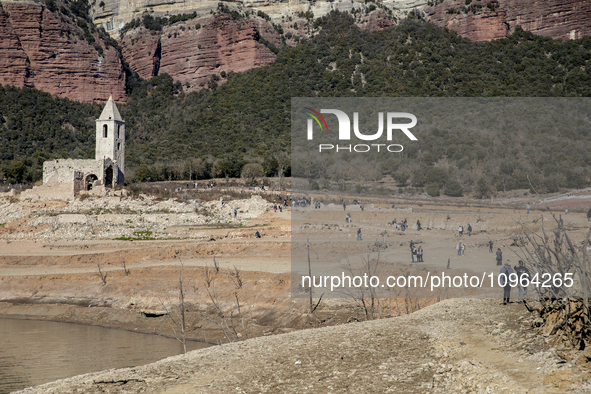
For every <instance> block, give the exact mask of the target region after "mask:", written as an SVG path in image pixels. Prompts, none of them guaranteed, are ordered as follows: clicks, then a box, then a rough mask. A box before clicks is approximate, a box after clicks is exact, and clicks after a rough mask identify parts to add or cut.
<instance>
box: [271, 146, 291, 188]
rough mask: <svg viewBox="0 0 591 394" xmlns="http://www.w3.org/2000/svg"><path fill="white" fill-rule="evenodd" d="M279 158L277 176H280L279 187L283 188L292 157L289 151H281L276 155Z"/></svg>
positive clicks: (276, 158)
mask: <svg viewBox="0 0 591 394" xmlns="http://www.w3.org/2000/svg"><path fill="white" fill-rule="evenodd" d="M275 160H277V176H278V177H279V188H280V189H281V188H283V175H284V174H285V170H286V169H287V168H288V167H289V166H290V164H291V159H290V156H289V154H288V153H287V152H279V153H278V154H276V155H275Z"/></svg>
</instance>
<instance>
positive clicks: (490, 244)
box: [488, 240, 493, 253]
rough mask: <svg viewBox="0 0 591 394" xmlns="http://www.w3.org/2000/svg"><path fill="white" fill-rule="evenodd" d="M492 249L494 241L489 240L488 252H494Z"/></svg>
mask: <svg viewBox="0 0 591 394" xmlns="http://www.w3.org/2000/svg"><path fill="white" fill-rule="evenodd" d="M492 249H493V241H490V240H489V241H488V252H489V253H492Z"/></svg>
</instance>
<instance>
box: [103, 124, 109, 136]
mask: <svg viewBox="0 0 591 394" xmlns="http://www.w3.org/2000/svg"><path fill="white" fill-rule="evenodd" d="M108 130H109V126H107V125H106V124H105V125H103V137H104V138H107V135H108V133H107V132H108Z"/></svg>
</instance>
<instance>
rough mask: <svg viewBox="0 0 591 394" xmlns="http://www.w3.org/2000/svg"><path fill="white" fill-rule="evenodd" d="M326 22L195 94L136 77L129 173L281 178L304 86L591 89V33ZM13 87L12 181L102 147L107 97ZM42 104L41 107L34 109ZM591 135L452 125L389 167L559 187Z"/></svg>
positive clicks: (449, 91) (480, 184) (307, 90)
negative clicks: (270, 60) (101, 102)
mask: <svg viewBox="0 0 591 394" xmlns="http://www.w3.org/2000/svg"><path fill="white" fill-rule="evenodd" d="M314 23H315V28H316V29H318V31H319V33H318V34H317V35H316V36H314V37H312V38H309V39H304V40H301V41H300V43H299V44H298V45H297V46H296V47H294V48H285V49H284V50H282V51H281V52H280V53H279V54H278V56H277V60H276V62H275V63H274V64H272V65H270V66H267V67H262V68H259V69H253V70H250V71H248V72H245V73H242V74H235V73H229V74H228V75H227V76H226V79H227V80H226V81H225V83H223V84H219V83H218V82H220V81H214V80H212V82H211V83H210V84H209V86H210V88H211V90H205V91H200V92H193V93H190V94H185V93H184V92H183V90H182V86H181V84H180V83H174V81H173V79H172V78H171V77H170V76H168V75H161V76H158V77H155V78H153V79H152V80H150V81H140V80H133V81H131V83H129V84H128V86H129V89H130V96H129V100H128V103H127V104H125V105H119V108H120V112H121V114H122V116H123V118H124V119H125V121H126V122H127V130H128V133H127V138H128V141H127V168H128V169H129V170H130V171H129V174H128V179H130V178H135V179H136V180H147V179H150V180H162V179H188V178H189V176H190V177H191V178H192V179H195V178H207V177H210V176H223V175H228V176H238V175H239V174H240V171H241V168H242V167H243V166H244V165H245V164H247V163H250V162H259V163H261V164H262V165H263V168H264V170H265V172H266V174H267V175H273V174H274V172H276V171H277V155H278V154H280V153H281V152H289V148H290V110H291V108H290V105H291V104H290V99H291V97H314V96H321V97H324V96H325V97H329V96H330V97H361V96H367V97H373V96H386V97H387V96H398V97H410V96H413V97H426V96H435V97H438V96H442V97H457V96H463V97H472V96H476V97H494V96H509V97H527V96H538V97H589V96H590V95H591V83H590V82H591V80H590V75H589V73H588V71H586V68H587V67H589V62H590V61H591V38H583V39H579V40H571V41H566V42H562V41H557V40H551V39H549V38H545V37H539V36H534V35H532V34H530V33H527V32H524V31H523V30H521V29H516V31H515V33H514V34H513V35H512V36H511V37H509V38H507V39H501V40H496V41H493V42H488V43H473V42H470V41H468V40H466V39H463V38H460V37H458V36H457V35H456V34H455V33H453V32H448V31H445V30H443V29H440V28H438V27H436V26H434V25H432V24H429V23H426V22H423V21H419V20H406V21H404V22H402V23H401V24H399V25H398V26H397V27H395V28H392V29H386V30H383V31H379V32H373V33H370V32H364V31H361V30H360V29H359V28H358V27H357V26H355V25H354V23H353V19H352V18H351V17H350V16H349V15H348V14H346V13H337V12H333V13H331V14H330V15H328V16H325V17H322V18H319V19H317V20H316V21H315V22H314ZM4 91H5V92H8V93H9V95H10V97H12V99H8V98H7V97H6V94H4V95H1V96H2V98H0V114H1V116H0V151H1V152H2V156H1V159H0V160H1V161H0V171H2V172H3V173H4V174H5V175H6V176H7V178H8V179H10V180H13V181H14V180H16V181H22V180H26V181H35V180H37V179H39V174H40V172H39V168H40V165H41V162H42V160H41V159H36V160H32V159H31V158H33V157H41V156H40V155H41V154H43V159H45V158H53V157H78V156H80V157H82V156H85V157H92V153H91V152H92V151H93V145H94V118H96V117H97V116H98V114H99V112H100V106H98V105H83V104H76V103H68V101H67V100H58V99H49V98H45V96H44V93H41V92H35V91H32V90H28V89H23V90H19V89H12V88H4ZM15 100H16V101H15ZM14 103H18V105H15V104H14ZM30 105H34V106H35V107H34V110H28V109H26V108H24V107H27V106H30ZM68 106H71V108H77V109H76V110H73V109H70V107H68ZM20 111H22V112H20ZM76 111H79V112H76ZM90 114H94V115H90ZM74 118H75V119H74ZM17 119H18V121H17ZM54 119H63V120H62V122H65V121H66V120H67V122H68V123H69V124H71V125H72V126H73V131H68V132H66V131H59V130H57V129H56V127H57V128H59V129H60V130H69V129H68V128H66V129H64V127H63V126H60V123H59V122H58V123H56V122H55V121H54ZM47 125H50V127H48V126H47ZM58 126H59V127H58ZM73 136H76V137H73ZM590 139H591V133H589V132H585V131H584V130H577V132H576V133H573V132H571V131H568V130H565V131H564V135H554V134H551V133H550V134H548V133H530V134H528V135H526V136H523V138H520V139H519V141H518V143H513V142H511V141H509V140H508V143H510V146H506V147H505V148H506V149H490V148H489V145H490V138H488V137H487V138H479V137H478V135H473V136H472V137H471V138H470V139H462V138H458V136H455V135H454V134H453V132H452V131H447V132H441V133H433V134H432V135H430V136H429V138H424V139H423V140H422V141H421V144H420V147H418V146H417V147H416V148H410V149H408V150H405V151H404V152H402V153H401V154H400V156H401V158H404V159H405V160H399V161H395V160H392V159H384V160H383V161H381V162H378V163H376V165H377V167H379V168H380V169H382V170H383V171H385V172H389V173H390V174H391V175H392V176H393V177H394V178H395V179H396V180H397V181H398V182H399V184H400V185H412V186H415V187H420V188H422V187H427V186H429V185H430V184H433V183H438V182H439V181H440V180H441V179H445V180H446V182H450V183H451V184H452V185H453V188H452V189H454V194H461V192H462V191H464V192H466V191H476V192H477V194H481V195H483V196H484V195H486V194H487V193H489V192H491V191H494V190H495V189H497V190H503V189H504V190H510V189H515V188H524V187H528V184H527V180H526V178H525V174H528V175H529V176H530V178H532V179H534V180H535V181H536V186H537V187H540V188H541V189H540V190H542V191H549V192H551V191H556V190H558V189H559V188H563V187H568V188H577V187H584V186H588V185H589V183H590V179H591V173H590V170H589V168H590V167H589V165H590V164H591V154H590V153H589V151H588V149H584V148H585V147H587V146H590V145H591V141H590ZM542 146H544V147H547V149H545V150H544V152H543V155H541V156H540V154H539V149H538V148H539V147H542ZM444 148H445V149H444ZM565 152H567V154H566V153H565ZM33 155H37V156H33ZM77 155H78V156H77ZM15 162H22V163H24V166H25V170H24V172H22V173H21V172H15V171H13V170H11V168H12V167H14V166H15V164H14V163H15ZM442 162H445V163H446V165H445V166H443V165H442ZM484 163H487V165H486V166H485V165H484ZM11 166H12V167H11ZM126 170H127V169H126ZM19 171H20V170H19ZM419 174H420V175H419ZM129 175H132V176H129ZM325 177H326V178H327V180H331V179H332V178H331V177H332V174H331V173H329V172H327V173H326V174H325ZM421 177H422V178H425V177H433V179H435V180H437V182H435V181H433V182H430V181H429V179H422V178H421ZM329 183H330V182H329ZM458 186H459V187H458ZM458 189H459V190H458ZM430 190H431V192H432V193H433V194H436V193H437V192H438V190H439V189H438V188H437V187H435V186H433V185H431V186H430Z"/></svg>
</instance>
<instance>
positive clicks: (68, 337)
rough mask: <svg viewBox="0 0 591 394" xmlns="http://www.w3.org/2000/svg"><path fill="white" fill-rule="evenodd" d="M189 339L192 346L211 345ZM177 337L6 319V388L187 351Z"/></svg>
mask: <svg viewBox="0 0 591 394" xmlns="http://www.w3.org/2000/svg"><path fill="white" fill-rule="evenodd" d="M207 346H208V345H207V344H204V343H201V342H193V341H189V342H187V350H194V349H198V348H203V347H207ZM182 351H183V347H182V344H181V343H180V342H179V341H178V340H176V339H170V338H164V337H160V336H156V335H148V334H138V333H134V332H129V331H123V330H115V329H109V328H102V327H93V326H84V325H79V324H70V323H56V322H49V321H36V320H14V319H0V394H5V393H10V392H11V391H15V390H20V389H23V388H25V387H29V386H36V385H39V384H43V383H47V382H51V381H54V380H57V379H63V378H67V377H70V376H75V375H80V374H84V373H88V372H95V371H101V370H105V369H111V368H124V367H134V366H138V365H143V364H148V363H151V362H154V361H157V360H160V359H163V358H165V357H169V356H174V355H177V354H181V353H182Z"/></svg>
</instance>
